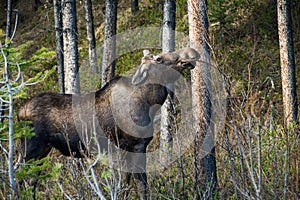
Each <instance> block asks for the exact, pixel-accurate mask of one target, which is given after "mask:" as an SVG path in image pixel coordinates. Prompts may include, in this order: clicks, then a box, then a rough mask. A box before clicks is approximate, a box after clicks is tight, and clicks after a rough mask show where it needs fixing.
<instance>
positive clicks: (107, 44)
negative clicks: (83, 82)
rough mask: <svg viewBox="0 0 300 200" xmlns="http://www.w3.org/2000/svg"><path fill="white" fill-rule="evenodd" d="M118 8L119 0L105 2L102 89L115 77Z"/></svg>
mask: <svg viewBox="0 0 300 200" xmlns="http://www.w3.org/2000/svg"><path fill="white" fill-rule="evenodd" d="M117 6H118V0H106V2H105V27H104V49H103V60H102V81H101V83H102V87H103V86H104V85H105V84H106V83H107V82H109V81H110V80H111V79H112V78H113V77H114V75H115V62H116V29H117Z"/></svg>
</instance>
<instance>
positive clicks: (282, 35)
mask: <svg viewBox="0 0 300 200" xmlns="http://www.w3.org/2000/svg"><path fill="white" fill-rule="evenodd" d="M291 4H292V2H291V0H278V1H277V15H278V35H279V47H280V65H281V79H282V98H283V109H284V118H285V124H286V125H289V124H291V123H292V122H296V123H298V103H297V93H296V75H295V59H294V46H293V34H292V17H291Z"/></svg>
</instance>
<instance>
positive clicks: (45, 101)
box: [18, 48, 199, 199]
mask: <svg viewBox="0 0 300 200" xmlns="http://www.w3.org/2000/svg"><path fill="white" fill-rule="evenodd" d="M198 59H199V54H198V52H197V51H195V50H194V49H192V48H184V49H180V50H178V51H175V52H172V53H161V54H159V55H152V54H148V55H144V57H143V58H142V62H141V65H140V66H139V68H138V69H137V71H136V73H135V75H134V76H133V77H132V79H130V78H127V77H116V78H114V79H113V80H112V81H110V82H109V83H108V84H107V85H106V86H104V87H103V88H102V89H100V90H98V91H96V92H95V93H90V94H87V95H81V96H78V95H77V96H75V95H73V96H72V95H71V94H57V93H50V92H47V93H41V94H39V95H37V96H35V97H33V98H32V99H29V100H28V101H27V102H26V103H25V104H24V105H23V107H21V108H20V111H19V115H18V117H19V119H20V120H29V121H32V122H33V126H34V131H35V136H33V137H32V138H28V139H27V140H26V141H25V142H24V145H23V146H26V150H25V156H24V158H25V160H26V161H27V160H29V159H40V158H43V157H45V156H47V154H48V153H49V151H50V150H51V148H53V147H54V148H56V149H58V150H59V151H60V152H61V153H62V154H64V155H66V156H69V155H73V156H74V157H82V153H84V152H88V151H89V148H88V147H87V144H88V142H86V141H83V140H84V139H83V138H85V137H82V135H83V133H82V132H84V130H89V131H90V133H89V134H90V136H91V135H92V134H91V132H94V133H96V137H97V138H98V141H100V143H101V142H102V143H103V144H104V146H105V143H106V142H105V140H106V139H107V138H108V139H109V140H110V141H111V142H112V144H114V145H115V146H116V147H117V148H119V149H122V150H124V151H127V152H134V153H141V154H140V155H139V156H132V157H130V158H129V159H130V162H127V165H128V166H127V171H128V173H127V175H126V176H127V180H129V177H130V175H131V174H134V178H135V179H137V180H138V184H139V187H140V188H141V194H140V196H141V199H146V186H147V176H146V170H145V169H146V154H145V153H146V148H147V145H148V144H149V142H150V141H151V140H152V137H153V118H154V115H155V112H156V111H157V110H158V109H159V106H160V105H162V104H163V103H164V101H165V100H166V97H167V92H168V88H167V85H168V84H170V83H174V82H175V81H176V80H177V79H178V78H179V77H180V73H181V72H182V71H183V70H185V69H189V70H190V69H193V68H194V66H195V62H196V61H197V60H198ZM94 121H96V123H95V122H94ZM83 122H84V123H83ZM89 123H90V124H89ZM95 124H96V125H95ZM91 127H92V128H91ZM91 129H93V130H91ZM103 141H104V142H103Z"/></svg>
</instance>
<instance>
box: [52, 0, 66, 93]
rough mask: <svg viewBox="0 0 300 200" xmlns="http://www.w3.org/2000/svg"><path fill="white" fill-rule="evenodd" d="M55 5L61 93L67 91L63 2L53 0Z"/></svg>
mask: <svg viewBox="0 0 300 200" xmlns="http://www.w3.org/2000/svg"><path fill="white" fill-rule="evenodd" d="M53 5H54V22H55V39H56V59H57V71H58V85H59V91H60V93H62V94H64V93H65V80H64V79H65V78H64V50H63V48H64V44H63V24H62V9H61V6H62V2H61V0H53Z"/></svg>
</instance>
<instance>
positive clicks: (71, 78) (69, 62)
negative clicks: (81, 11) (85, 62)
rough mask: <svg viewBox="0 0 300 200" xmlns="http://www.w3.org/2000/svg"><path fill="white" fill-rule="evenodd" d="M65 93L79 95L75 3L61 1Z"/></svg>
mask: <svg viewBox="0 0 300 200" xmlns="http://www.w3.org/2000/svg"><path fill="white" fill-rule="evenodd" d="M63 3H64V5H63V38H64V42H63V43H64V72H65V92H66V93H75V94H79V91H80V87H79V73H78V47H77V42H78V41H77V25H76V1H75V0H64V1H63Z"/></svg>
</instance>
